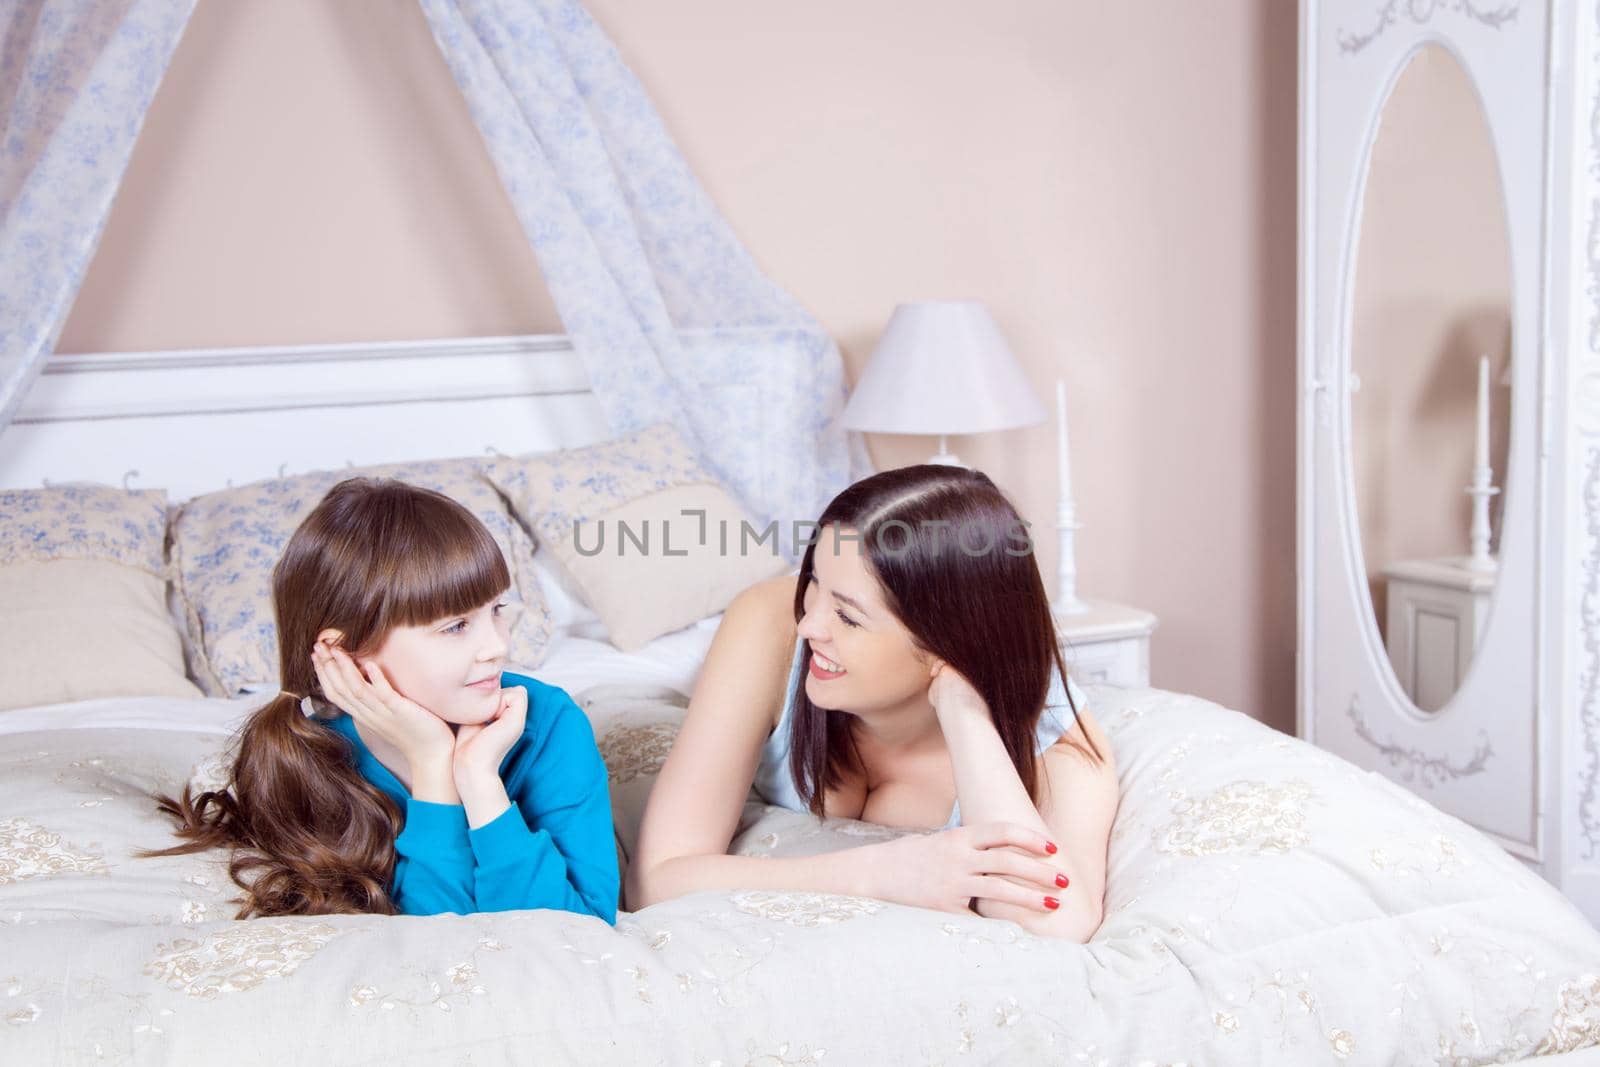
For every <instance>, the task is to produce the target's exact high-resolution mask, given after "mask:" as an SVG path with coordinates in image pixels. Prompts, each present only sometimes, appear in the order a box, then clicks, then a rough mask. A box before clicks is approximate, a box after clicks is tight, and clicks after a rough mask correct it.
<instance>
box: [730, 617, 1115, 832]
mask: <svg viewBox="0 0 1600 1067" xmlns="http://www.w3.org/2000/svg"><path fill="white" fill-rule="evenodd" d="M804 643H805V639H804V638H796V639H795V643H794V662H793V663H792V664H791V665H790V667H789V681H788V684H787V688H786V689H785V691H784V697H783V715H782V716H781V717H780V718H779V719H778V725H777V727H776V728H775V729H774V730H773V731H772V733H771V734H770V735H768V737H767V743H766V745H764V746H763V747H762V749H761V763H760V765H759V766H757V767H756V777H755V783H754V784H755V787H756V792H757V793H759V794H760V795H761V797H762V799H764V800H765V801H766V802H767V803H768V804H776V805H778V806H779V807H784V808H788V809H789V810H790V811H810V810H811V809H809V808H807V807H806V806H805V803H804V802H803V801H802V800H801V799H800V790H799V788H798V787H797V786H796V785H795V780H794V775H792V774H791V773H790V772H789V737H790V733H791V732H792V731H791V726H790V722H789V718H790V715H791V713H792V712H793V711H794V699H793V694H794V690H795V683H796V682H797V681H798V680H799V678H800V671H801V669H802V665H803V664H804V662H805V660H804V657H802V655H801V651H802V648H803V645H804ZM1068 689H1070V691H1071V693H1072V701H1073V704H1075V705H1076V706H1077V707H1078V708H1080V709H1081V708H1083V707H1084V705H1085V703H1086V702H1087V700H1088V698H1087V697H1086V696H1085V695H1084V692H1083V689H1082V688H1081V687H1079V685H1078V683H1077V682H1075V681H1073V680H1072V676H1071V675H1070V674H1069V675H1068V676H1067V689H1063V688H1062V685H1061V676H1060V675H1059V674H1057V673H1056V672H1055V671H1054V670H1052V671H1051V672H1050V692H1049V693H1048V694H1047V695H1046V696H1045V701H1044V711H1043V712H1041V713H1040V715H1039V725H1038V727H1037V728H1036V729H1035V730H1034V753H1035V754H1036V755H1037V754H1038V753H1040V752H1043V751H1044V750H1045V749H1047V748H1049V747H1050V746H1051V745H1053V744H1055V743H1056V742H1057V741H1058V740H1060V738H1061V735H1062V734H1064V733H1066V732H1067V730H1068V729H1070V728H1071V726H1072V710H1071V708H1070V707H1069V706H1068V704H1067V691H1068ZM960 825H961V802H960V801H959V800H957V801H956V803H955V806H954V807H952V808H951V809H950V821H949V822H947V823H945V824H944V828H945V829H946V830H949V829H953V828H955V827H957V826H960Z"/></svg>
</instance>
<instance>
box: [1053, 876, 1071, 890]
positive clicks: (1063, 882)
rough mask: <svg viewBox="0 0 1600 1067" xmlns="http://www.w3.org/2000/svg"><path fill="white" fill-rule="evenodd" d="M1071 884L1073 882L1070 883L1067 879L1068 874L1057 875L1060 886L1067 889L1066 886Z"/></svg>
mask: <svg viewBox="0 0 1600 1067" xmlns="http://www.w3.org/2000/svg"><path fill="white" fill-rule="evenodd" d="M1069 884H1071V883H1069V882H1068V881H1067V876H1066V875H1064V874H1058V875H1056V885H1058V886H1060V887H1061V888H1062V889H1065V888H1067V886H1068V885H1069Z"/></svg>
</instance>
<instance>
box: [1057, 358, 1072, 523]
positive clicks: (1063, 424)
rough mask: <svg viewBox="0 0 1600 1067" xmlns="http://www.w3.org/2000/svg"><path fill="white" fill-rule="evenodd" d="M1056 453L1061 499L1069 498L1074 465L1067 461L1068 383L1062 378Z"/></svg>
mask: <svg viewBox="0 0 1600 1067" xmlns="http://www.w3.org/2000/svg"><path fill="white" fill-rule="evenodd" d="M1056 454H1057V458H1056V462H1057V463H1058V464H1059V465H1060V468H1061V469H1060V470H1059V471H1058V472H1057V477H1059V478H1060V480H1061V499H1062V500H1067V499H1069V498H1071V496H1072V467H1071V465H1070V464H1069V463H1068V461H1067V383H1066V382H1065V381H1063V380H1062V379H1060V378H1057V379H1056Z"/></svg>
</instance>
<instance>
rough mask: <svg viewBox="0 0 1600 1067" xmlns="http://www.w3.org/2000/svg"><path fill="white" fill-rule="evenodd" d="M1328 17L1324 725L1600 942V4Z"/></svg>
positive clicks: (1317, 414) (1320, 554) (1322, 23)
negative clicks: (1541, 885)
mask: <svg viewBox="0 0 1600 1067" xmlns="http://www.w3.org/2000/svg"><path fill="white" fill-rule="evenodd" d="M1300 14H1301V22H1300V147H1299V158H1300V212H1299V236H1300V245H1299V255H1300V278H1299V282H1300V286H1299V301H1300V305H1299V329H1300V334H1299V346H1298V347H1299V399H1298V426H1299V466H1298V479H1297V481H1298V496H1299V521H1298V529H1299V590H1298V592H1299V641H1298V648H1299V675H1298V720H1297V725H1298V731H1299V734H1300V736H1301V737H1302V738H1305V739H1307V740H1309V741H1312V742H1314V743H1315V744H1318V745H1320V746H1322V747H1324V748H1327V749H1329V750H1331V751H1333V752H1336V753H1338V754H1339V755H1341V756H1343V757H1345V758H1346V759H1349V760H1351V761H1353V762H1355V763H1357V764H1358V765H1360V766H1363V767H1365V768H1368V769H1370V770H1372V771H1374V772H1377V773H1379V774H1383V775H1386V776H1387V777H1389V778H1391V779H1393V780H1394V781H1396V782H1398V783H1400V784H1401V785H1403V786H1405V787H1407V788H1409V789H1411V790H1413V791H1415V792H1416V793H1417V794H1418V795H1420V796H1422V797H1423V798H1425V799H1427V800H1428V801H1429V802H1431V803H1433V804H1435V805H1437V806H1438V807H1440V808H1442V809H1444V810H1445V811H1448V812H1450V813H1451V814H1453V815H1456V816H1457V817H1459V818H1461V819H1463V820H1465V821H1466V822H1468V823H1471V824H1472V825H1474V826H1476V827H1478V828H1479V829H1480V830H1483V831H1484V832H1486V833H1488V834H1490V835H1492V836H1493V837H1494V838H1495V839H1496V840H1498V841H1499V842H1500V843H1501V844H1502V845H1503V846H1504V847H1505V848H1506V849H1507V850H1508V851H1510V852H1511V853H1513V854H1514V855H1516V856H1518V857H1519V858H1520V859H1522V860H1523V862H1525V863H1526V864H1528V865H1529V866H1530V867H1532V868H1534V869H1535V870H1537V871H1538V872H1539V873H1541V874H1542V875H1544V876H1545V877H1546V878H1548V879H1549V880H1550V881H1551V882H1553V883H1555V884H1556V885H1557V886H1558V887H1559V888H1561V890H1562V891H1563V892H1564V893H1566V895H1567V896H1568V897H1569V898H1570V899H1572V900H1573V901H1574V902H1575V903H1576V904H1577V905H1578V906H1579V907H1580V908H1581V909H1582V910H1583V911H1584V912H1585V913H1586V914H1587V915H1588V916H1589V918H1590V919H1591V920H1593V921H1596V922H1600V0H1585V2H1583V3H1577V2H1553V3H1536V2H1529V0H1521V2H1518V0H1302V2H1301V5H1300ZM1473 490H1476V492H1474V491H1473ZM1475 536H1476V538H1477V541H1478V543H1477V545H1476V547H1478V548H1479V549H1480V551H1479V552H1478V553H1477V555H1476V559H1474V558H1473V555H1474V553H1473V551H1472V550H1473V548H1474V547H1475V545H1474V541H1473V539H1474V537H1475ZM1485 543H1486V544H1487V552H1488V555H1489V556H1490V557H1492V559H1488V560H1486V559H1485V553H1484V552H1483V551H1482V546H1483V544H1485ZM1452 569H1454V570H1452ZM1457 571H1458V572H1459V574H1456V578H1459V581H1457V580H1456V578H1452V573H1454V572H1457ZM1400 574H1405V575H1412V576H1415V575H1417V574H1425V575H1426V574H1435V575H1438V576H1440V577H1439V581H1440V583H1441V587H1442V586H1443V585H1449V584H1451V582H1452V581H1454V582H1455V584H1457V585H1462V586H1465V585H1470V584H1473V583H1474V582H1475V583H1477V587H1479V588H1491V589H1492V592H1490V593H1489V594H1488V601H1487V614H1486V615H1484V616H1482V617H1481V618H1477V619H1473V618H1470V617H1469V618H1467V619H1466V620H1465V621H1463V620H1462V619H1461V618H1457V617H1454V616H1452V614H1451V612H1450V611H1448V610H1446V609H1445V608H1442V607H1441V608H1438V609H1437V610H1435V609H1434V608H1432V607H1430V606H1429V605H1430V603H1431V602H1430V600H1429V598H1428V596H1427V595H1421V596H1420V597H1419V596H1418V594H1417V591H1416V590H1415V589H1414V588H1411V587H1404V588H1402V587H1401V586H1400V585H1399V584H1396V578H1395V576H1396V575H1400ZM1467 576H1470V580H1469V577H1467ZM1391 585H1393V587H1394V588H1393V591H1394V593H1395V595H1396V596H1397V597H1400V596H1403V597H1406V598H1407V599H1406V610H1404V611H1398V610H1397V611H1395V612H1393V613H1391V612H1388V611H1386V610H1385V609H1386V607H1387V606H1388V599H1389V594H1390V592H1391ZM1426 592H1427V591H1426V590H1424V591H1423V593H1424V594H1426ZM1440 603H1443V600H1440ZM1412 605H1421V606H1420V607H1414V606H1412ZM1396 620H1400V621H1398V622H1397V621H1396ZM1463 626H1466V627H1471V628H1472V629H1473V630H1474V631H1475V632H1468V631H1465V630H1462V629H1461V627H1463ZM1400 629H1403V630H1404V632H1403V633H1402V632H1398V631H1399V630H1400ZM1419 649H1420V650H1421V651H1419ZM1430 649H1431V650H1432V651H1430ZM1392 657H1395V658H1396V660H1398V661H1399V662H1400V663H1401V665H1402V666H1403V667H1405V668H1406V670H1402V671H1401V672H1400V674H1405V673H1407V670H1410V671H1411V672H1412V674H1413V675H1425V676H1427V677H1429V678H1433V679H1435V682H1434V683H1433V692H1434V693H1435V695H1434V696H1432V697H1430V698H1428V699H1426V700H1424V701H1423V703H1424V704H1425V705H1433V706H1419V705H1418V703H1417V702H1416V701H1414V700H1413V699H1412V695H1411V693H1408V691H1407V687H1406V686H1404V685H1402V683H1401V681H1400V680H1399V675H1397V672H1396V669H1395V662H1392V661H1391V658H1392ZM1418 657H1421V658H1420V659H1419V658H1418ZM1438 679H1443V680H1444V681H1443V682H1442V683H1441V682H1439V681H1438ZM1412 691H1413V692H1415V690H1414V689H1413V690H1412Z"/></svg>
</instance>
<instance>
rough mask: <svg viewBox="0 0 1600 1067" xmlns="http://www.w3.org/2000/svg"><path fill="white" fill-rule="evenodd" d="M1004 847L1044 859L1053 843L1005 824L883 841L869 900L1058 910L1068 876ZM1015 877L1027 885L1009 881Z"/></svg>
mask: <svg viewBox="0 0 1600 1067" xmlns="http://www.w3.org/2000/svg"><path fill="white" fill-rule="evenodd" d="M1007 846H1011V847H1015V848H1020V849H1025V850H1027V852H1029V853H1034V854H1038V855H1041V856H1048V855H1051V854H1052V853H1054V852H1055V845H1054V844H1052V843H1051V842H1050V841H1049V839H1047V838H1046V837H1045V836H1044V835H1043V834H1041V833H1039V832H1038V831H1037V830H1031V829H1029V828H1028V827H1026V826H1021V825H1019V824H1017V823H1009V822H992V823H980V824H979V825H977V826H958V827H956V828H955V829H952V830H940V831H938V832H936V833H932V834H914V835H908V836H906V837H901V838H897V839H896V840H894V841H885V842H884V843H883V844H881V845H874V846H871V847H872V848H873V849H874V853H873V859H874V863H873V866H872V868H871V871H870V874H869V877H870V880H871V885H872V886H873V891H872V892H871V894H870V895H872V896H875V897H878V898H880V899H883V900H892V901H894V902H896V903H898V904H910V905H912V906H913V907H919V908H932V909H934V910H935V911H949V912H957V913H960V912H965V911H967V910H969V909H968V905H969V904H970V903H971V901H972V898H974V897H979V898H983V899H987V900H997V901H1002V902H1004V903H1007V904H1015V905H1017V906H1018V907H1023V908H1031V909H1033V910H1035V911H1040V912H1045V913H1048V912H1051V911H1054V910H1055V907H1054V906H1052V904H1051V903H1050V902H1052V901H1053V902H1055V906H1059V904H1060V898H1059V897H1058V896H1057V895H1056V894H1058V893H1059V892H1060V891H1061V889H1063V888H1065V887H1064V886H1062V885H1061V882H1062V881H1064V880H1065V878H1066V876H1065V875H1061V874H1060V873H1059V872H1058V871H1057V870H1056V869H1055V868H1054V867H1052V866H1050V865H1049V864H1048V863H1045V862H1044V861H1043V860H1038V859H1034V858H1033V857H1032V856H1031V855H1020V854H1018V853H1016V852H1012V851H1010V848H1008V847H1007ZM1008 878H1015V879H1017V880H1019V881H1021V882H1024V883H1026V884H1025V885H1017V884H1016V882H1011V881H1008V880H1007V879H1008Z"/></svg>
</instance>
